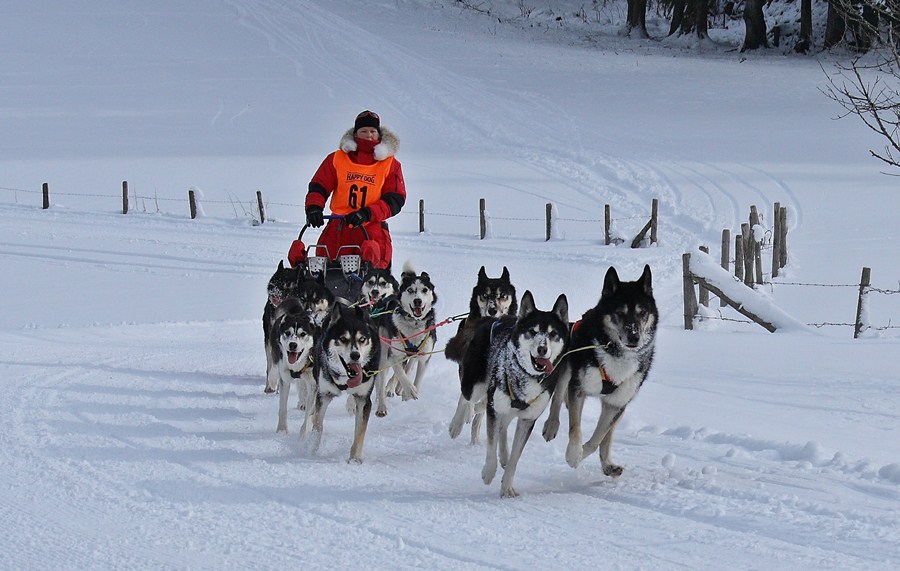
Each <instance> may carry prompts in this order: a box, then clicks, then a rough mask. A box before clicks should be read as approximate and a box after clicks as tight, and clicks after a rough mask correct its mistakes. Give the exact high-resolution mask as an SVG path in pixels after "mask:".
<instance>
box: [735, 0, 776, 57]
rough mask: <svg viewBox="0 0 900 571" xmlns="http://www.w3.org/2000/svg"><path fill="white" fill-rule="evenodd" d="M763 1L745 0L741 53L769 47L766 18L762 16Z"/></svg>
mask: <svg viewBox="0 0 900 571" xmlns="http://www.w3.org/2000/svg"><path fill="white" fill-rule="evenodd" d="M764 1H765V0H747V2H746V4H744V26H745V27H746V32H745V33H744V45H743V46H741V51H742V52H745V51H747V50H755V49H756V48H761V47H762V48H767V47H769V41H768V40H767V39H766V16H765V15H764V14H763V4H764Z"/></svg>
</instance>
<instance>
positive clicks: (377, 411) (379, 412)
mask: <svg viewBox="0 0 900 571" xmlns="http://www.w3.org/2000/svg"><path fill="white" fill-rule="evenodd" d="M375 416H377V417H378V418H384V417H386V416H387V408H386V407H382V406H379V407H378V408H377V409H375Z"/></svg>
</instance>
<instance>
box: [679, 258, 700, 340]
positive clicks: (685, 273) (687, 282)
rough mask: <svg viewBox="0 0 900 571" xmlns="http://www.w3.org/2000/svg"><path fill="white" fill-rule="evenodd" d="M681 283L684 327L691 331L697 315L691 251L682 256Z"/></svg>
mask: <svg viewBox="0 0 900 571" xmlns="http://www.w3.org/2000/svg"><path fill="white" fill-rule="evenodd" d="M681 283H682V291H683V292H684V329H685V331H690V330H692V329H694V316H695V315H697V298H696V297H695V296H694V278H693V276H692V275H691V255H690V253H686V254H682V256H681Z"/></svg>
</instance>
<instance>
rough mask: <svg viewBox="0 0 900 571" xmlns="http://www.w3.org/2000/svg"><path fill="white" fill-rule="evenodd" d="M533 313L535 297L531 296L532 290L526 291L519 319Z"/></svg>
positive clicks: (520, 307) (520, 306) (520, 305)
mask: <svg viewBox="0 0 900 571" xmlns="http://www.w3.org/2000/svg"><path fill="white" fill-rule="evenodd" d="M532 311H534V296H532V295H531V290H526V291H525V293H524V294H522V303H520V304H519V319H522V318H523V317H525V316H526V315H528V314H529V313H531V312H532Z"/></svg>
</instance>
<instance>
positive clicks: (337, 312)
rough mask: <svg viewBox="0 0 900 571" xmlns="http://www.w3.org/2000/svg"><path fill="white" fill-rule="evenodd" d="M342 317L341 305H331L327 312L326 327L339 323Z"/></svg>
mask: <svg viewBox="0 0 900 571" xmlns="http://www.w3.org/2000/svg"><path fill="white" fill-rule="evenodd" d="M342 316H343V315H342V313H341V304H339V303H335V304H332V306H331V311H330V312H328V327H331V326H332V325H334V324H335V323H337V322H338V321H340V320H341V317H342Z"/></svg>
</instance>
